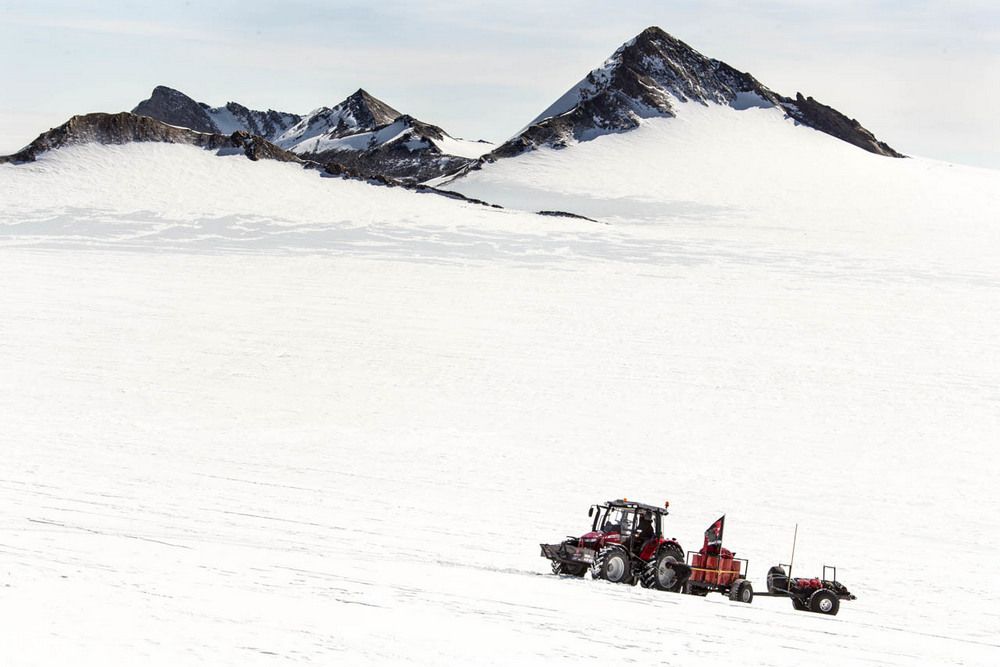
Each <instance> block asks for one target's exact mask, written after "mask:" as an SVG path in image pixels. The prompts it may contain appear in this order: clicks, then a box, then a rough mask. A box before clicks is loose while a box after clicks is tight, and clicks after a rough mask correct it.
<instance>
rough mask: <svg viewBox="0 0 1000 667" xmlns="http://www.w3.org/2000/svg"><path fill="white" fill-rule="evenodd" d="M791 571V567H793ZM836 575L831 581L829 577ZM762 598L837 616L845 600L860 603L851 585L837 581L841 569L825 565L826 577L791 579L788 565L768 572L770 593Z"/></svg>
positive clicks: (797, 608)
mask: <svg viewBox="0 0 1000 667" xmlns="http://www.w3.org/2000/svg"><path fill="white" fill-rule="evenodd" d="M789 569H790V568H789ZM828 574H831V575H832V576H831V577H830V578H829V579H828V578H827V575H828ZM758 595H760V596H761V597H776V598H777V597H781V598H785V597H787V598H791V600H792V606H793V607H794V608H795V609H796V610H798V611H812V612H816V613H817V614H828V615H830V616H836V615H837V612H838V611H840V601H841V600H856V599H857V596H855V595H853V594H852V593H851V592H850V591H849V590H847V586H844V584H842V583H840V582H839V581H837V568H835V567H833V566H831V565H824V566H823V576H822V577H803V578H794V579H789V578H788V573H787V572H786V571H785V566H784V564H781V565H775V566H774V567H772V568H771V569H770V570H768V571H767V593H758Z"/></svg>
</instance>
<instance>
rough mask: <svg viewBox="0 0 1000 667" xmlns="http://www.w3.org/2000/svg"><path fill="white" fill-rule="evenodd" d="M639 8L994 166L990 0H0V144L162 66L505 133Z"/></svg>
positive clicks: (770, 80) (832, 100) (939, 147)
mask: <svg viewBox="0 0 1000 667" xmlns="http://www.w3.org/2000/svg"><path fill="white" fill-rule="evenodd" d="M649 25H658V26H660V27H661V28H663V29H664V30H666V31H667V32H670V33H671V34H673V35H674V36H676V37H678V38H680V39H682V40H684V41H685V42H687V43H688V44H690V45H691V46H693V47H694V48H696V49H698V50H699V51H701V52H702V53H704V54H705V55H707V56H709V57H713V58H718V59H720V60H724V61H726V62H728V63H729V64H730V65H732V66H733V67H736V68H737V69H740V70H744V71H748V72H750V73H751V74H753V75H754V76H756V77H757V78H758V79H759V80H760V81H762V82H763V83H764V84H765V85H767V86H769V87H770V88H772V89H774V90H776V91H778V92H780V93H782V94H785V95H794V94H795V93H796V92H797V91H801V92H802V93H803V94H806V95H812V96H813V97H815V98H816V99H817V100H819V101H821V102H824V103H826V104H829V105H831V106H833V107H835V108H837V109H839V110H840V111H842V112H843V113H845V114H847V115H848V116H851V117H853V118H857V119H858V120H859V121H861V123H862V124H863V125H865V126H866V127H868V128H869V129H870V130H872V131H873V132H875V134H876V135H877V136H878V137H879V138H880V139H883V140H885V141H887V142H888V143H889V144H891V145H892V146H893V147H895V148H896V149H898V150H900V151H902V152H904V153H908V154H911V155H924V156H928V157H934V158H939V159H943V160H949V161H954V162H961V163H967V164H976V165H981V166H988V167H992V168H998V169H1000V123H998V122H997V120H996V109H998V108H1000V2H997V1H996V0H965V1H956V2H946V1H942V0H936V1H921V0H912V1H904V0H875V1H870V2H859V1H856V0H838V1H831V0H814V1H809V0H797V1H794V2H793V1H791V0H785V1H778V2H765V1H762V0H749V1H743V2H736V1H735V0H702V1H688V0H679V1H669V2H668V1H666V0H644V1H639V2H618V3H610V2H606V1H605V2H595V1H590V0H586V1H582V2H563V1H561V0H548V1H547V2H538V1H537V0H535V1H533V2H527V1H524V0H510V1H507V2H503V3H495V2H479V1H475V0H472V1H469V0H465V1H462V2H455V1H454V0H450V1H449V2H443V1H441V0H425V1H420V0H411V1H409V2H406V1H401V0H381V1H380V2H378V3H373V2H358V1H351V0H346V1H336V0H327V1H319V0H285V1H283V2H273V1H272V2H261V1H258V0H222V1H219V2H213V3H197V2H190V1H189V2H184V1H183V0H172V1H171V2H158V1H155V0H147V1H145V2H135V1H130V0H104V1H102V2H90V3H88V2H70V1H68V0H31V1H24V0H16V1H14V0H0V91H2V93H0V154H4V153H9V152H13V151H15V150H17V149H19V148H21V147H22V146H24V145H25V144H27V143H28V142H29V141H30V140H31V139H33V138H34V137H35V136H36V135H37V134H38V133H40V132H41V131H44V130H46V129H48V128H49V127H52V126H55V125H58V124H60V123H62V122H64V121H65V120H66V119H67V118H68V117H69V116H71V115H73V114H74V113H84V112H88V111H119V110H127V109H131V108H132V107H133V106H135V104H136V103H137V102H138V101H139V100H141V99H143V98H145V97H148V95H149V92H150V91H151V90H152V88H153V86H155V85H157V84H165V85H168V86H171V87H174V88H177V89H179V90H182V91H184V92H186V93H187V94H189V95H191V96H192V97H194V98H195V99H197V100H199V101H204V102H208V103H210V104H212V105H219V104H223V103H225V102H226V101H229V100H235V101H238V102H240V103H242V104H245V105H246V106H249V107H252V108H268V107H270V108H275V109H280V110H282V111H295V112H299V113H303V112H306V111H309V110H310V109H313V108H316V107H318V106H323V105H326V106H331V105H333V104H335V103H337V102H339V101H340V100H341V99H343V98H344V97H346V96H347V95H349V94H350V93H351V92H353V91H354V90H356V89H357V88H358V87H364V88H365V89H367V90H368V91H369V92H371V93H372V94H373V95H375V96H376V97H379V98H381V99H383V100H385V101H386V102H388V103H389V104H391V105H392V106H394V107H395V108H397V109H399V110H400V111H401V112H404V113H410V114H412V115H414V116H416V117H417V118H420V119H421V120H424V121H426V122H430V123H434V124H437V125H440V126H442V127H444V129H445V130H447V131H448V132H450V133H452V134H454V135H456V136H464V137H467V138H486V139H491V140H502V139H505V138H507V137H508V136H510V135H511V134H512V133H514V132H516V131H517V130H518V129H520V128H521V127H522V126H523V125H524V124H525V123H527V122H528V121H529V120H530V119H531V118H533V117H534V116H535V115H536V114H538V113H539V112H540V111H541V110H542V109H544V108H545V107H547V106H548V105H549V104H550V103H551V102H552V101H554V100H555V99H556V98H557V97H559V95H561V94H562V93H563V92H565V91H566V89H568V88H569V87H570V86H571V85H573V84H574V83H576V81H578V80H579V79H580V78H582V77H583V76H584V75H585V74H586V73H587V72H588V71H589V70H590V69H592V68H594V67H596V66H598V65H599V64H600V63H601V62H602V61H603V60H604V59H605V58H606V57H607V56H608V55H610V54H611V53H612V52H613V51H614V50H615V49H616V48H617V47H618V46H619V45H620V44H621V43H622V42H624V41H626V40H627V39H629V38H631V37H633V36H634V35H635V34H637V33H638V32H640V31H641V30H642V29H643V28H645V27H647V26H649Z"/></svg>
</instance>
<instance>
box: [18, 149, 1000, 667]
mask: <svg viewBox="0 0 1000 667" xmlns="http://www.w3.org/2000/svg"><path fill="white" fill-rule="evenodd" d="M615 139H617V138H615ZM593 143H596V142H593ZM585 146H586V144H582V145H581V146H578V147H575V148H573V149H572V150H578V149H581V148H583V147H585ZM72 151H73V152H71V151H63V152H60V154H59V156H53V157H52V159H48V158H46V159H45V160H43V161H41V162H40V163H37V164H36V165H32V166H27V167H6V166H5V167H0V197H2V199H3V201H4V207H3V209H2V211H3V212H2V213H0V284H2V285H4V289H3V290H0V313H3V317H2V318H0V362H2V363H0V368H3V372H2V373H0V414H2V415H3V417H4V418H3V424H4V428H3V429H2V430H0V451H2V452H3V453H4V455H5V460H6V465H5V466H4V467H3V469H2V472H0V508H2V509H0V512H2V513H3V520H2V522H0V525H2V526H3V533H2V534H0V577H2V578H0V600H2V601H3V603H2V604H0V623H2V625H3V627H4V628H6V629H7V630H8V631H7V632H5V633H3V635H2V636H0V652H2V654H3V655H5V656H7V659H8V660H9V661H10V663H11V664H16V665H42V664H52V663H59V662H67V661H70V662H73V663H74V664H94V665H108V664H127V663H136V662H141V663H143V664H178V663H181V664H211V665H224V664H239V665H245V664H277V663H283V662H289V661H291V662H296V663H304V662H316V663H320V664H325V663H329V662H331V661H334V660H342V661H347V662H349V663H350V664H385V663H387V662H393V663H396V662H407V663H411V664H427V665H431V664H433V665H438V664H453V663H458V662H473V661H474V662H476V663H483V664H510V663H513V662H523V663H540V662H557V663H562V662H570V661H574V662H576V661H578V660H579V659H580V658H591V659H593V658H596V659H601V660H614V661H624V662H635V663H639V664H670V665H678V664H704V663H705V662H709V661H719V660H728V661H730V662H736V663H738V664H759V665H785V664H800V663H801V662H802V661H804V660H809V661H810V662H812V663H815V664H830V665H833V664H839V665H842V664H856V663H860V662H874V663H876V664H890V665H914V664H941V665H947V664H956V665H957V664H965V665H969V664H973V665H978V664H983V665H986V664H992V663H994V662H996V659H997V656H1000V650H998V642H997V640H996V638H995V629H996V627H997V613H996V611H995V609H996V608H997V603H998V602H1000V586H998V581H997V577H996V574H995V568H994V566H993V563H992V555H993V548H992V545H993V544H995V542H996V540H997V536H998V535H1000V520H998V519H997V518H996V517H997V516H998V515H1000V514H998V510H1000V507H998V504H1000V502H998V498H997V494H996V491H995V489H994V487H995V478H996V474H997V455H996V453H995V451H994V448H993V447H992V444H993V443H994V442H995V434H996V433H997V432H998V427H1000V410H998V407H1000V393H998V389H997V387H998V386H1000V372H998V371H1000V363H998V362H1000V355H998V352H1000V343H998V342H997V341H1000V320H998V318H997V316H996V308H995V305H996V303H997V289H998V286H1000V281H998V276H997V273H996V268H995V267H996V264H995V263H993V264H992V265H991V264H990V263H989V262H987V261H986V259H988V258H989V257H990V256H991V253H992V256H993V257H994V258H995V254H996V251H997V248H996V246H990V245H989V244H988V243H986V241H987V240H988V238H989V237H988V234H989V233H990V232H989V230H983V229H980V228H979V226H978V225H977V223H976V222H975V220H974V219H972V218H965V219H963V220H954V221H950V222H949V224H945V222H946V221H941V220H935V219H927V218H916V219H912V220H909V221H907V220H898V219H893V220H889V221H887V222H886V225H885V226H886V228H887V229H888V230H889V231H887V232H885V234H886V235H888V234H891V233H893V230H896V229H902V228H903V227H905V226H906V225H911V226H912V236H909V237H907V238H913V239H916V240H915V241H914V243H913V244H912V245H911V246H907V247H902V246H900V245H898V244H894V243H890V242H889V240H888V238H887V236H884V235H882V233H881V232H876V231H872V232H871V233H870V234H869V235H868V236H862V237H858V236H857V234H858V229H859V228H860V227H862V224H861V221H858V220H846V219H842V218H838V217H835V216H831V217H830V218H829V219H826V218H824V219H823V220H821V221H820V223H822V224H820V223H816V224H815V225H814V226H810V225H811V224H812V223H811V220H813V219H806V218H800V219H791V218H780V216H776V215H771V214H768V215H763V214H759V211H758V209H756V208H754V207H753V206H750V207H749V208H748V210H747V211H744V212H739V211H736V212H733V213H732V214H730V213H726V212H724V211H719V210H717V209H713V208H711V206H709V205H708V204H705V205H704V206H703V207H702V208H699V209H697V210H694V209H693V208H692V210H691V211H690V216H688V217H685V216H684V215H680V214H678V215H674V214H666V215H663V216H662V217H661V218H660V219H659V223H660V224H652V223H653V222H655V220H653V219H652V218H641V217H639V216H637V215H636V216H635V217H633V218H629V219H627V220H626V219H624V218H623V219H621V220H615V221H614V223H615V224H613V225H610V226H609V225H595V224H594V223H589V222H586V221H577V220H567V219H550V218H541V217H538V216H532V215H527V214H524V213H518V212H511V211H494V210H491V209H486V208H483V207H476V206H470V205H463V204H459V203H456V202H451V201H448V200H444V199H441V198H437V197H431V196H427V195H415V194H413V193H408V192H403V191H399V190H388V189H385V188H369V187H368V186H364V185H362V184H357V183H353V182H347V181H340V180H335V179H325V178H320V177H319V176H318V175H316V174H313V173H310V172H303V171H301V170H298V169H297V168H296V167H294V166H292V165H278V164H273V163H265V162H260V163H251V162H249V161H247V160H244V159H239V158H228V157H227V158H219V157H216V156H213V155H211V154H210V153H205V152H201V151H198V150H196V149H190V148H187V147H177V146H129V147H114V148H113V147H90V148H86V147H83V148H78V149H72ZM528 157H529V158H531V159H535V158H534V157H533V156H528ZM543 157H545V156H543ZM539 159H540V158H539ZM546 159H547V158H546ZM81 164H82V165H83V166H81ZM893 164H903V165H904V166H903V167H901V169H904V170H906V169H913V168H915V167H912V165H918V166H919V164H918V162H917V161H913V162H911V163H909V164H906V163H896V162H893ZM497 166H498V167H501V166H502V163H501V164H500V165H497ZM928 168H934V169H936V168H937V167H928ZM942 169H943V168H942ZM480 173H481V174H482V175H483V177H485V175H488V174H489V171H488V170H487V169H484V170H483V171H482V172H480ZM538 173H539V175H540V177H541V174H542V173H543V172H542V171H541V170H540V171H539V172H538ZM899 173H904V172H899ZM983 178H986V176H983ZM963 182H965V181H964V180H963ZM941 187H943V186H941ZM955 187H959V186H957V185H956V186H955ZM970 187H971V186H970ZM978 191H979V192H980V199H978V200H977V201H978V202H979V207H980V208H976V207H975V206H974V202H969V201H964V202H959V203H957V204H956V206H959V207H967V209H968V210H969V211H970V212H971V213H976V212H977V211H978V213H976V214H977V215H981V216H985V215H986V213H985V212H983V210H981V209H983V208H984V207H985V205H986V204H985V203H984V202H986V203H988V202H989V197H991V196H994V194H993V191H985V190H978ZM625 194H627V193H626V192H625V191H624V190H619V191H618V193H617V194H615V193H614V192H613V194H612V195H611V196H612V197H615V196H619V195H621V196H623V197H624V195H625ZM764 199H765V198H764V197H763V196H761V197H760V199H759V200H758V201H764ZM623 201H624V199H623ZM712 201H714V200H712ZM721 201H722V203H723V204H724V205H725V204H727V202H726V201H725V199H724V198H723V199H722V200H721ZM774 201H778V200H777V199H774ZM623 205H624V204H623ZM774 206H775V207H780V206H781V204H780V203H776V204H774ZM733 207H734V208H735V203H733ZM629 210H630V211H632V213H635V211H636V210H638V209H636V208H632V209H629ZM963 210H964V209H963ZM776 219H779V220H780V222H779V223H777V224H775V220H776ZM838 220H840V221H841V223H837V221H838ZM869 222H870V223H871V224H872V225H874V222H873V221H869ZM835 223H836V224H835ZM950 225H951V226H960V228H961V229H962V230H963V231H968V233H967V234H963V235H959V239H965V241H966V243H965V244H964V245H963V244H962V243H960V240H958V239H956V238H953V235H952V234H951V233H950V232H949V233H945V232H944V231H942V230H945V229H947V228H948V227H949V226H950ZM952 228H954V227H952ZM870 229H871V230H880V229H882V228H881V227H878V226H871V227H870ZM803 233H808V234H809V236H810V238H809V239H807V240H801V238H802V235H803ZM936 236H940V245H939V247H941V248H952V247H953V248H956V250H955V252H947V253H942V254H941V255H940V256H939V257H937V258H936V259H935V261H934V263H932V264H929V263H928V261H927V260H926V257H927V255H926V254H924V253H925V251H929V249H930V247H931V245H932V243H931V241H932V240H933V239H934V238H935V237H936ZM851 238H854V239H856V242H855V243H854V246H853V247H852V245H851V241H850V239H851ZM859 238H860V239H862V240H863V242H862V241H860V240H857V239H859ZM976 258H979V260H981V261H979V262H973V260H975V259H976ZM621 496H627V497H629V498H631V499H636V500H644V501H648V502H654V503H655V502H662V501H663V500H670V501H671V509H672V513H671V515H670V517H669V522H668V533H669V534H670V535H673V536H676V537H677V538H678V539H680V540H681V543H682V544H683V545H684V546H685V547H686V548H695V547H697V546H698V545H699V544H700V537H701V534H702V531H704V529H705V527H707V525H708V524H709V523H710V522H711V521H713V520H714V519H715V518H717V517H718V516H719V515H720V514H722V513H726V514H727V516H728V521H727V527H726V545H727V546H729V547H730V548H732V549H733V550H735V551H736V552H737V553H738V555H740V556H743V557H747V558H749V559H750V563H751V576H752V579H753V580H754V583H755V585H756V586H757V587H758V588H760V587H762V586H763V581H762V580H763V576H764V574H765V572H766V569H767V567H768V566H770V565H771V564H773V563H775V562H777V561H779V560H781V561H784V560H787V557H788V552H789V548H790V539H791V532H792V527H793V526H794V524H795V523H799V525H800V532H799V546H798V551H797V554H796V563H797V566H796V570H797V571H798V572H799V573H800V574H803V575H805V574H810V575H811V574H818V573H819V572H820V567H821V566H822V565H823V564H824V563H829V564H835V565H837V566H838V567H839V569H840V571H839V574H840V578H841V579H842V580H843V581H844V582H845V583H846V584H847V585H848V586H849V587H850V588H851V589H852V590H853V591H854V592H856V593H857V594H858V596H859V599H858V600H856V601H854V602H849V603H845V604H844V605H843V607H842V610H841V613H840V615H839V616H837V617H836V618H822V617H819V616H816V615H812V614H803V613H798V612H794V611H793V610H792V608H791V605H790V604H789V603H788V602H787V601H784V600H768V599H758V600H756V601H755V602H754V603H753V604H752V605H749V606H746V605H738V604H735V603H730V602H728V601H727V600H723V599H722V598H720V597H718V596H710V597H709V598H707V599H699V598H691V597H686V596H678V595H671V594H666V593H657V592H652V591H646V590H643V589H641V588H638V587H636V588H631V587H622V586H615V585H611V584H606V583H604V582H594V581H590V580H589V578H587V579H585V580H573V579H564V578H557V577H553V576H551V575H549V574H547V571H548V564H547V562H546V561H544V560H542V559H541V558H539V557H538V551H537V549H538V547H537V544H538V543H539V542H541V541H555V540H558V539H559V538H560V537H562V536H564V535H566V534H576V533H580V532H582V531H583V530H584V529H585V528H586V526H587V525H589V523H588V518H587V516H586V509H587V507H588V505H589V504H591V503H593V502H598V501H602V500H607V499H609V498H613V497H621ZM956 573H958V574H956ZM958 575H960V576H958Z"/></svg>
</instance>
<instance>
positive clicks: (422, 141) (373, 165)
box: [133, 86, 491, 183]
mask: <svg viewBox="0 0 1000 667" xmlns="http://www.w3.org/2000/svg"><path fill="white" fill-rule="evenodd" d="M133 113H135V114H138V115H142V116H148V117H151V118H155V119H157V120H160V121H162V122H164V123H167V124H170V125H176V126H179V127H187V128H190V129H192V130H195V131H198V132H207V133H221V134H229V133H232V132H238V131H242V132H248V133H250V134H254V135H258V136H260V137H262V138H264V139H266V140H268V141H270V142H272V143H274V144H275V145H277V146H279V147H281V148H283V149H285V150H288V151H291V152H292V153H295V154H297V155H300V156H302V157H303V158H306V159H309V160H314V161H317V162H321V163H336V164H338V165H340V166H341V167H342V168H344V169H346V170H350V171H356V172H358V173H362V174H365V175H366V176H371V177H380V176H384V177H387V178H392V179H396V180H401V181H405V182H411V183H417V182H421V181H425V180H428V179H431V178H435V177H437V176H441V175H443V174H447V173H451V172H454V171H457V170H459V169H461V168H463V167H465V166H468V165H470V164H471V163H472V162H474V161H475V158H478V157H479V154H481V153H484V152H486V151H487V150H488V149H489V148H491V146H490V145H486V146H484V147H483V148H482V149H481V150H480V151H478V153H476V154H475V156H474V157H470V156H469V155H455V154H450V153H448V152H447V151H446V149H445V148H443V146H444V147H449V148H457V149H464V150H465V151H468V150H469V149H468V148H467V147H466V146H465V144H470V143H472V142H462V141H460V140H456V139H455V138H453V137H451V136H450V135H449V134H448V133H447V132H445V131H444V130H443V129H441V128H440V127H438V126H436V125H431V124H430V123H424V122H422V121H419V120H417V119H415V118H413V117H412V116H410V115H408V114H403V113H400V112H399V111H397V110H396V109H394V108H393V107H391V106H390V105H388V104H387V103H385V102H383V101H382V100H380V99H378V98H376V97H374V96H373V95H371V94H370V93H368V92H367V91H366V90H364V89H361V88H359V89H358V90H357V91H356V92H354V93H353V94H351V95H350V96H348V97H347V98H346V99H345V100H344V101H342V102H340V103H339V104H337V105H335V106H333V107H320V108H318V109H316V110H314V111H312V112H310V113H308V114H305V115H304V116H300V115H297V114H290V113H285V112H279V111H273V110H268V111H255V110H252V109H248V108H246V107H244V106H242V105H240V104H237V103H236V102H229V103H227V104H226V105H225V106H223V107H215V108H212V107H209V106H208V105H207V104H204V103H200V102H196V101H195V100H194V99H192V98H191V97H188V96H187V95H185V94H184V93H182V92H180V91H177V90H174V89H172V88H168V87H166V86H157V87H156V88H155V89H154V90H153V93H152V95H150V97H149V99H147V100H143V101H142V102H140V103H139V104H138V105H137V106H136V107H135V109H133Z"/></svg>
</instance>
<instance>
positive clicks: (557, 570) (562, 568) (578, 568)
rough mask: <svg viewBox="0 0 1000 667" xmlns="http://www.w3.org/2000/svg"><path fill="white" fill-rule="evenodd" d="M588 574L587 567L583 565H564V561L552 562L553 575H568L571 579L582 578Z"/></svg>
mask: <svg viewBox="0 0 1000 667" xmlns="http://www.w3.org/2000/svg"><path fill="white" fill-rule="evenodd" d="M586 573H587V566H586V565H584V564H583V563H563V562H562V561H558V560H554V561H552V574H558V575H563V574H568V575H569V576H571V577H582V576H583V575H585V574H586Z"/></svg>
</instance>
